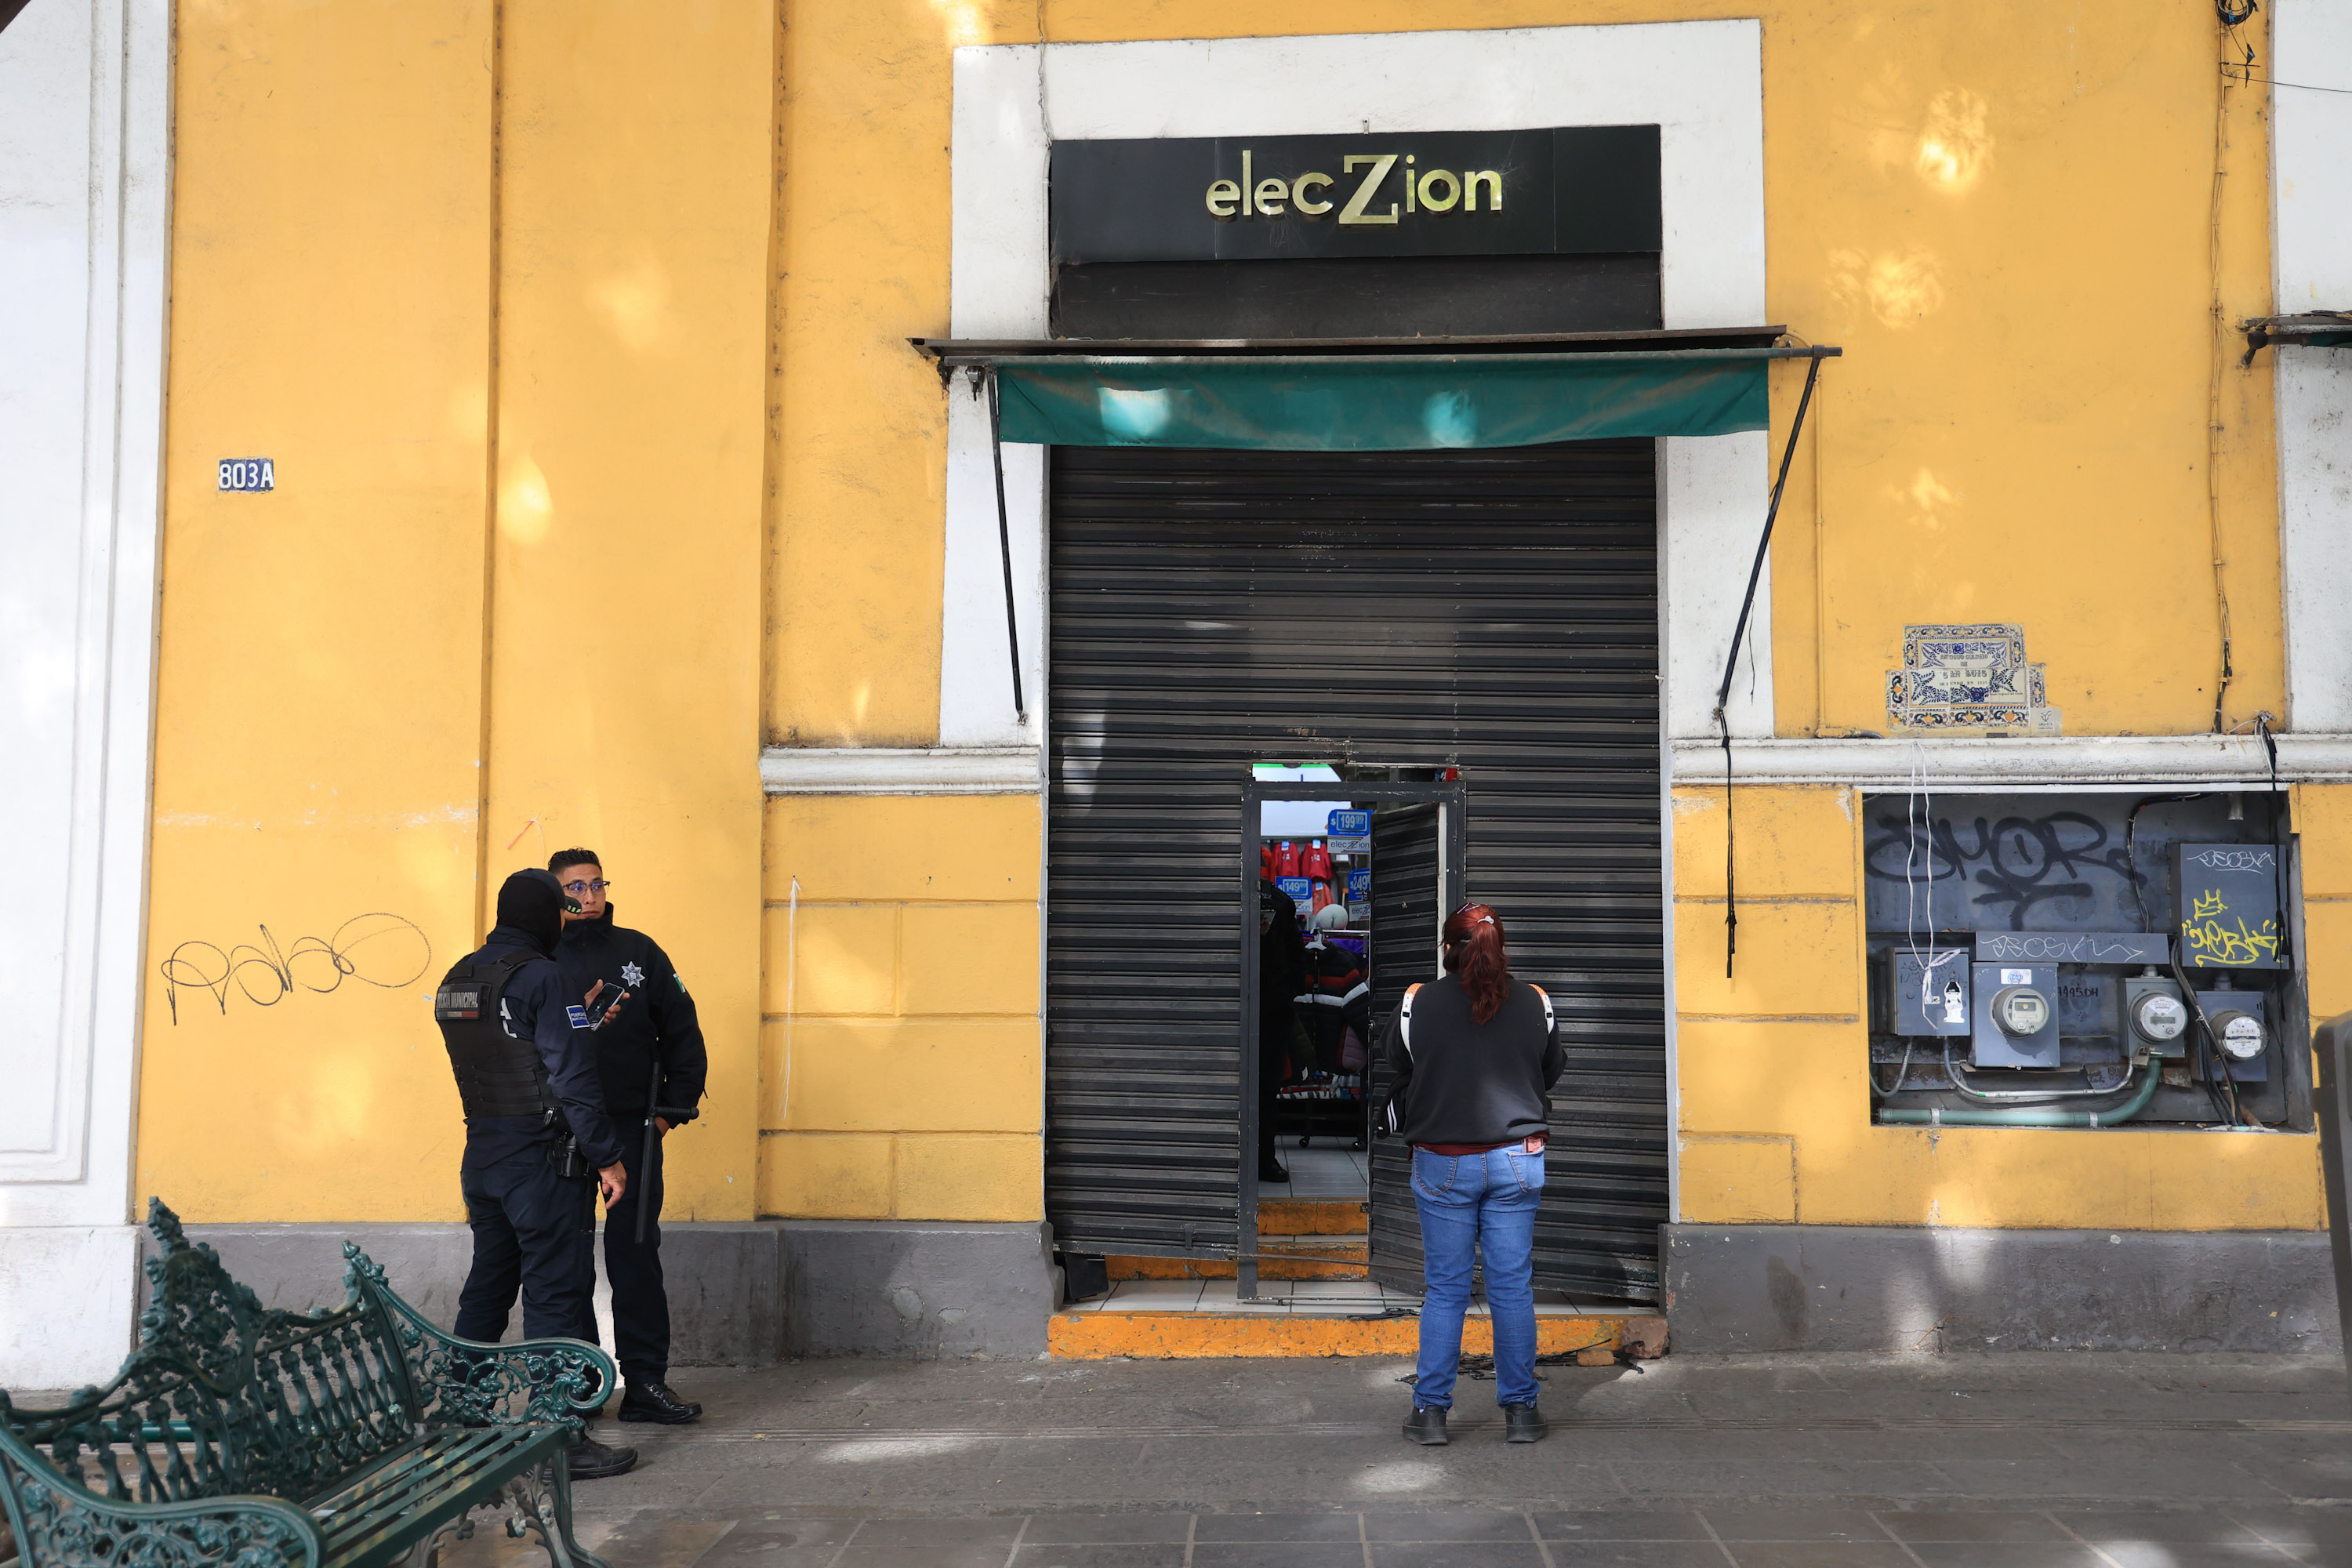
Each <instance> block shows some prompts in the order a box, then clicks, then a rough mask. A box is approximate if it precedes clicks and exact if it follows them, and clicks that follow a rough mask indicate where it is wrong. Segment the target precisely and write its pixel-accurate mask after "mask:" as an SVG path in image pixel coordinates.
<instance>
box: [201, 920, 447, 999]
mask: <svg viewBox="0 0 2352 1568" xmlns="http://www.w3.org/2000/svg"><path fill="white" fill-rule="evenodd" d="M260 931H261V941H260V942H258V943H253V942H240V943H238V944H237V945H236V946H235V947H233V948H230V949H229V950H228V951H226V952H223V951H221V949H220V948H218V947H216V946H215V945H214V944H213V943H211V942H182V943H181V944H180V945H179V946H177V947H175V948H173V950H172V954H171V956H170V957H168V958H166V959H165V960H163V964H162V965H161V968H162V970H163V1001H164V1004H165V1005H167V1006H169V1007H170V1009H171V1012H172V1022H173V1024H177V1023H178V1022H179V1021H180V993H181V992H182V991H183V990H189V991H203V992H205V993H207V994H210V995H211V997H212V999H213V1003H214V1005H215V1006H217V1007H218V1008H219V1009H220V1010H221V1012H222V1014H223V1015H226V1013H227V1012H228V998H229V992H230V990H231V989H232V988H234V989H235V990H236V993H237V994H239V995H241V996H243V997H244V998H245V999H246V1000H247V1001H248V1002H250V1003H252V1004H253V1005H255V1006H257V1007H275V1006H276V1005H278V1003H280V1002H282V1001H284V1000H285V999H286V998H287V997H288V996H289V995H290V994H293V993H294V992H295V991H297V990H301V991H311V992H317V993H320V994H325V993H327V992H330V991H332V990H334V989H335V988H336V987H337V986H340V985H341V984H342V983H343V982H344V981H346V980H356V981H358V982H359V983H360V984H362V985H373V986H377V987H380V988H382V989H383V990H387V991H389V990H394V989H397V988H398V987H400V986H403V985H413V984H415V983H416V982H417V981H418V980H419V979H420V978H422V977H423V975H424V973H425V971H426V970H427V969H430V968H431V967H433V944H432V943H431V942H428V941H426V940H425V932H424V931H422V930H421V929H419V927H418V926H417V924H416V922H415V921H412V920H408V919H405V918H404V917H402V916H400V915H392V914H381V913H378V914H365V915H353V916H352V918H351V919H349V920H347V921H344V922H343V923H342V924H341V925H339V926H337V927H336V928H335V930H334V934H333V935H331V936H325V937H316V936H303V937H297V938H295V939H294V942H293V943H292V945H290V946H285V947H281V946H280V945H278V938H277V937H276V935H274V934H273V933H272V932H271V931H270V929H269V928H268V926H263V927H261V928H260ZM412 961H413V962H412Z"/></svg>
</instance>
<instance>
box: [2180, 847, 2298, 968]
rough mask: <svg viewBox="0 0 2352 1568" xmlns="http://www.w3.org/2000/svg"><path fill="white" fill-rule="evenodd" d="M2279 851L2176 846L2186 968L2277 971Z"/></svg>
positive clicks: (2267, 848)
mask: <svg viewBox="0 0 2352 1568" xmlns="http://www.w3.org/2000/svg"><path fill="white" fill-rule="evenodd" d="M2278 855H2279V852H2278V847H2277V846H2276V845H2272V844H2176V845H2174V846H2173V849H2172V890H2173V898H2174V900H2175V902H2176V903H2177V904H2178V906H2179V917H2180V927H2179V929H2180V962H2181V963H2182V964H2184V965H2185V966H2187V967H2188V968H2190V969H2276V968H2279V967H2280V966H2281V963H2282V960H2281V959H2280V957H2279V882H2280V876H2281V874H2280V870H2279V860H2278Z"/></svg>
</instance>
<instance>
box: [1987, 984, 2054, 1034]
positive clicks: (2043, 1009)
mask: <svg viewBox="0 0 2352 1568" xmlns="http://www.w3.org/2000/svg"><path fill="white" fill-rule="evenodd" d="M1992 1016H1993V1022H1995V1023H1997V1024H1999V1025H2000V1029H2001V1033H2003V1034H2005V1035H2015V1036H2017V1037H2020V1038H2023V1037H2026V1036H2029V1035H2038V1034H2040V1033H2041V1032H2042V1030H2044V1029H2046V1028H2048V1027H2049V1026H2050V998H2049V997H2047V996H2044V995H2043V994H2042V993H2041V992H2039V991H2036V990H2033V989H2032V988H2031V987H2030V986H2024V985H2011V986H2010V987H2008V988H2007V989H2005V990H2003V991H2002V992H2000V994H1998V995H1996V996H1995V997H1994V998H1993V999H1992Z"/></svg>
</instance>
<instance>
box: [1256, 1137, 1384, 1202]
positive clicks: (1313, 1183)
mask: <svg viewBox="0 0 2352 1568" xmlns="http://www.w3.org/2000/svg"><path fill="white" fill-rule="evenodd" d="M1275 1157H1276V1159H1278V1160H1280V1161H1281V1162H1282V1164H1283V1168H1284V1169H1285V1170H1286V1171H1288V1172H1289V1173H1290V1180H1289V1181H1288V1182H1286V1183H1285V1182H1260V1183H1259V1184H1258V1186H1257V1196H1258V1202H1260V1203H1265V1201H1266V1200H1268V1199H1269V1198H1289V1199H1297V1198H1353V1199H1355V1200H1356V1201H1357V1202H1358V1203H1361V1202H1363V1201H1364V1194H1367V1193H1369V1192H1370V1191H1371V1190H1372V1156H1371V1153H1370V1151H1368V1150H1360V1149H1350V1148H1349V1147H1348V1146H1347V1145H1346V1144H1344V1143H1333V1144H1330V1145H1328V1147H1327V1146H1326V1145H1325V1144H1324V1142H1323V1141H1322V1140H1320V1139H1318V1140H1316V1141H1315V1142H1313V1143H1310V1144H1308V1145H1307V1147H1306V1148H1304V1149H1301V1148H1300V1147H1299V1146H1298V1140H1297V1139H1296V1138H1285V1139H1284V1140H1282V1142H1281V1144H1280V1146H1279V1147H1277V1148H1276V1150H1275Z"/></svg>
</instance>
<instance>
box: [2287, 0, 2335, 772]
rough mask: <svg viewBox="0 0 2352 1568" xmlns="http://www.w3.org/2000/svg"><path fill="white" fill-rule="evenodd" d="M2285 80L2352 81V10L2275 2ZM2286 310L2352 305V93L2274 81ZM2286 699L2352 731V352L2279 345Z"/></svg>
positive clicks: (2294, 711)
mask: <svg viewBox="0 0 2352 1568" xmlns="http://www.w3.org/2000/svg"><path fill="white" fill-rule="evenodd" d="M2271 29H2272V30H2271V39H2272V55H2273V58H2272V62H2271V68H2270V70H2269V73H2268V74H2270V75H2271V76H2273V77H2274V78H2275V79H2278V80H2279V81H2281V82H2305V83H2311V84H2314V86H2321V87H2336V88H2352V5H2345V4H2344V0H2274V3H2273V5H2272V7H2271ZM2271 110H2272V115H2271V147H2272V164H2271V170H2272V173H2271V198H2272V207H2273V216H2274V223H2275V233H2276V243H2275V244H2274V245H2273V247H2272V256H2273V266H2274V267H2275V268H2276V269H2277V277H2276V279H2275V285H2276V290H2277V292H2276V308H2277V310H2279V312H2280V313H2281V314H2293V313H2294V312H2296V311H2301V310H2352V94H2347V93H2344V92H2320V91H2315V90H2313V89H2312V88H2311V87H2301V88H2295V87H2285V86H2280V87H2274V88H2273V89H2271ZM2268 352H2269V353H2270V356H2271V358H2272V361H2273V367H2274V372H2275V375H2276V382H2275V391H2276V400H2275V401H2276V406H2277V411H2278V447H2279V566H2280V575H2281V579H2282V584H2283V586H2284V598H2285V605H2284V613H2285V617H2286V693H2287V696H2286V700H2287V718H2288V721H2289V723H2290V724H2291V725H2292V726H2293V727H2294V728H2295V729H2297V730H2324V731H2347V730H2352V349H2316V348H2274V349H2272V350H2270V351H2268Z"/></svg>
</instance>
